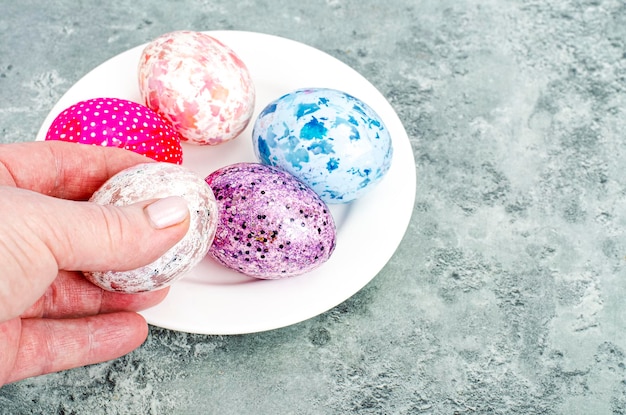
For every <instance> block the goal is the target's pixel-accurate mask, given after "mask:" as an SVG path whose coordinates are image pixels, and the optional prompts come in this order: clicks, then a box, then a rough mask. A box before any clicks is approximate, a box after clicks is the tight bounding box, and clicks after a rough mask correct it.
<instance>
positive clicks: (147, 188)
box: [85, 163, 218, 293]
mask: <svg viewBox="0 0 626 415" xmlns="http://www.w3.org/2000/svg"><path fill="white" fill-rule="evenodd" d="M167 196H181V197H183V198H184V199H185V200H186V201H187V203H188V206H189V213H190V223H189V230H188V231H187V233H186V234H185V236H184V237H183V238H182V239H181V240H180V241H179V242H178V243H177V244H176V245H174V246H173V247H172V248H170V249H169V250H168V251H167V252H166V253H165V254H164V255H163V256H161V257H160V258H159V259H157V260H156V261H154V262H152V263H150V264H148V265H146V266H143V267H140V268H137V269H134V270H131V271H122V272H120V271H106V272H86V273H85V276H86V277H87V279H88V280H89V281H91V282H92V283H94V284H96V285H97V286H99V287H101V288H103V289H105V290H108V291H118V292H124V293H137V292H143V291H152V290H156V289H159V288H163V287H166V286H168V285H170V284H172V283H174V282H175V281H177V280H178V279H180V278H182V277H183V276H184V275H185V273H186V272H187V271H189V270H190V269H191V268H193V267H194V266H195V265H196V264H197V263H198V262H200V260H202V258H204V257H205V256H206V254H207V253H208V251H209V247H210V246H211V243H212V241H213V237H214V236H215V230H216V229H217V214H218V210H217V203H216V201H215V196H214V195H213V192H212V190H211V188H210V187H209V186H207V184H206V182H205V181H204V179H203V178H202V177H200V176H198V175H197V174H195V173H193V172H191V171H190V170H188V169H186V168H184V167H182V166H178V165H174V164H167V163H146V164H139V165H137V166H133V167H130V168H128V169H126V170H123V171H121V172H120V173H118V174H116V175H115V176H113V177H111V178H110V179H109V180H108V181H107V182H106V183H105V184H104V185H103V186H102V187H101V188H100V189H98V190H97V191H96V192H95V193H94V194H93V196H92V197H91V201H92V202H95V203H99V204H102V205H107V204H110V205H116V206H125V205H129V204H133V203H136V202H140V201H143V200H149V199H156V198H163V197H167Z"/></svg>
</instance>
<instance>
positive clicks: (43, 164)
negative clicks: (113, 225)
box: [0, 141, 151, 200]
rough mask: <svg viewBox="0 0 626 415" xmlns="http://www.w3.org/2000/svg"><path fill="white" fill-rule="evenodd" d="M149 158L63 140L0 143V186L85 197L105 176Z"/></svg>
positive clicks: (73, 197)
mask: <svg viewBox="0 0 626 415" xmlns="http://www.w3.org/2000/svg"><path fill="white" fill-rule="evenodd" d="M150 161H151V159H149V158H147V157H144V156H141V155H139V154H136V153H133V152H131V151H129V150H124V149H120V148H111V147H101V146H92V145H85V144H77V143H68V142H63V141H37V142H28V143H15V144H1V145H0V185H8V186H16V187H20V188H23V189H28V190H33V191H36V192H38V193H43V194H46V195H49V196H54V197H59V198H63V199H73V200H85V199H88V198H89V197H90V196H91V195H92V194H93V192H95V191H96V190H97V189H98V188H99V187H100V186H101V185H102V184H103V183H104V182H105V181H106V180H107V179H108V178H109V177H111V176H113V175H114V174H116V173H118V172H120V171H121V170H124V169H125V168H127V167H130V166H133V165H135V164H139V163H147V162H150Z"/></svg>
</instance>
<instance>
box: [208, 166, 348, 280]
mask: <svg viewBox="0 0 626 415" xmlns="http://www.w3.org/2000/svg"><path fill="white" fill-rule="evenodd" d="M206 181H207V183H208V184H209V185H210V186H211V188H212V189H213V192H214V193H215V197H216V199H217V204H218V209H219V218H220V219H219V223H218V225H217V232H216V234H215V240H214V241H213V245H212V246H211V249H210V251H209V254H210V256H212V257H213V258H215V259H216V260H217V261H218V262H220V263H221V264H223V265H225V266H227V267H228V268H231V269H234V270H236V271H239V272H241V273H243V274H246V275H249V276H252V277H255V278H262V279H278V278H284V277H291V276H294V275H299V274H303V273H306V272H309V271H312V270H313V269H315V268H317V267H319V266H320V265H321V264H323V263H324V262H326V261H327V260H328V258H330V256H331V254H332V252H333V250H334V249H335V239H336V230H335V222H334V220H333V217H332V216H331V213H330V211H329V210H328V207H327V206H326V204H325V203H324V202H323V201H322V200H321V199H320V198H319V196H317V194H316V193H315V192H313V191H312V190H311V189H310V188H309V187H308V186H306V185H305V184H304V183H302V182H301V181H299V180H298V179H296V178H295V177H293V176H292V175H290V174H289V173H286V172H284V171H282V170H280V169H277V168H275V167H271V166H266V165H263V164H259V163H238V164H233V165H230V166H226V167H223V168H221V169H218V170H216V171H215V172H213V173H211V174H210V175H209V176H208V177H207V178H206Z"/></svg>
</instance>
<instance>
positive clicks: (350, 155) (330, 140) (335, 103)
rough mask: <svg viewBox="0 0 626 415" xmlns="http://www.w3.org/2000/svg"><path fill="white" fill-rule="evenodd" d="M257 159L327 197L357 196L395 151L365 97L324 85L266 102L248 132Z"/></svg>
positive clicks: (379, 176)
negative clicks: (291, 175)
mask: <svg viewBox="0 0 626 415" xmlns="http://www.w3.org/2000/svg"><path fill="white" fill-rule="evenodd" d="M252 140H253V147H254V151H255V153H256V156H257V157H258V159H259V160H260V161H261V162H262V163H265V164H268V165H272V166H278V167H280V168H282V169H284V170H286V171H288V172H290V173H291V174H293V175H294V176H296V177H298V178H299V179H300V180H302V181H304V182H305V183H307V184H308V185H309V186H311V187H312V188H313V190H315V192H317V194H319V195H320V197H321V198H322V199H323V200H324V201H325V202H327V203H345V202H350V201H352V200H354V199H357V198H359V197H361V196H362V195H363V194H365V193H366V192H367V191H369V190H370V189H371V188H372V187H373V186H374V185H375V184H376V183H378V182H379V181H380V180H381V179H382V177H383V176H384V175H385V173H387V171H388V170H389V167H390V166H391V158H392V153H393V148H392V143H391V137H390V135H389V132H388V130H387V128H386V127H385V125H384V123H383V121H382V120H381V118H380V117H379V116H378V114H376V112H375V111H374V110H373V109H372V108H371V107H369V106H368V105H367V104H366V103H364V102H363V101H361V100H359V99H357V98H355V97H353V96H352V95H349V94H346V93H344V92H341V91H337V90H334V89H327V88H311V89H300V90H296V91H294V92H291V93H289V94H286V95H284V96H282V97H280V98H278V99H277V100H275V101H273V102H271V103H270V104H268V105H267V106H266V107H265V109H263V111H262V112H261V113H260V114H259V116H258V118H257V120H256V122H255V124H254V129H253V133H252Z"/></svg>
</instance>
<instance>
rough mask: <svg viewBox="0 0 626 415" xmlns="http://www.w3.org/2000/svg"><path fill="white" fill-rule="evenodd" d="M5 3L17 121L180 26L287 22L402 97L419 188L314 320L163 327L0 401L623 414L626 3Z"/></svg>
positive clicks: (57, 405)
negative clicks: (400, 236)
mask: <svg viewBox="0 0 626 415" xmlns="http://www.w3.org/2000/svg"><path fill="white" fill-rule="evenodd" d="M95 4H96V3H95V2H77V1H70V0H64V1H61V0H59V1H55V2H35V1H20V2H13V1H9V0H0V36H1V37H2V39H3V41H2V42H0V137H1V138H0V139H1V140H2V141H3V142H13V141H21V140H31V139H33V138H34V136H35V134H36V132H37V130H38V129H39V126H40V124H41V122H42V121H43V119H44V117H45V116H46V114H47V112H48V111H49V110H50V108H51V107H52V105H53V104H54V103H55V102H56V101H57V99H58V98H59V97H60V96H61V95H62V94H63V93H64V92H65V91H66V90H67V89H68V88H69V87H70V86H71V85H72V84H73V83H74V82H76V81H77V80H78V79H79V78H80V77H81V76H82V75H84V74H85V73H86V72H88V71H89V70H90V69H92V68H93V67H94V66H96V65H97V64H99V63H101V62H102V61H104V60H105V59H107V58H110V57H112V56H115V55H116V54H118V53H120V52H122V51H124V50H126V49H128V48H130V47H133V46H136V45H138V44H140V43H144V42H147V41H149V40H151V39H152V38H154V37H156V36H158V35H160V34H162V33H164V32H167V31H171V30H176V29H192V30H210V29H237V30H249V31H258V32H265V33H271V34H276V35H280V36H284V37H288V38H292V39H294V40H298V41H301V42H304V43H307V44H310V45H311V46H314V47H317V48H318V49H321V50H324V51H326V52H328V53H330V54H332V55H334V56H335V57H337V58H339V59H341V60H342V61H344V62H346V63H347V64H349V65H351V66H352V67H354V68H355V69H356V70H358V71H359V72H361V73H362V74H363V75H364V76H366V77H367V78H368V79H369V80H370V81H371V82H372V83H373V84H374V85H375V86H376V87H378V88H379V89H380V91H381V92H382V93H383V94H384V95H385V96H386V97H387V98H388V99H389V101H390V102H391V104H392V105H393V106H394V108H395V109H396V111H397V112H398V114H399V116H400V118H401V119H402V121H403V123H404V125H405V127H406V129H407V131H408V133H409V136H410V139H411V142H412V145H413V150H414V154H415V157H416V168H417V173H418V186H417V201H416V205H415V210H414V215H413V219H412V221H411V223H410V226H409V229H408V231H407V234H406V236H405V238H404V241H403V243H402V245H401V246H400V248H399V249H398V251H397V253H396V254H395V256H394V257H393V258H392V260H391V261H390V262H389V263H388V265H387V266H386V267H385V268H384V269H383V270H382V271H381V273H380V274H379V275H378V276H377V277H376V278H375V279H374V280H373V281H372V282H371V283H370V284H369V285H368V286H367V287H366V288H365V289H363V290H362V291H361V292H359V293H358V294H356V295H355V296H354V297H352V298H351V299H349V300H348V301H346V302H345V303H344V304H341V305H339V306H338V307H336V308H334V309H332V310H330V311H328V312H327V313H325V314H323V315H320V316H318V317H315V318H313V319H310V320H308V321H305V322H303V323H300V324H297V325H294V326H291V327H287V328H284V329H280V330H275V331H270V332H266V333H259V334H252V335H244V336H232V337H218V336H200V335H188V334H184V333H178V332H172V331H167V330H163V329H157V328H153V329H152V330H151V333H150V337H149V339H148V341H147V342H146V343H145V344H144V345H143V346H142V347H141V348H140V349H139V350H137V351H136V352H133V353H131V354H130V355H128V356H126V357H124V358H121V359H118V360H116V361H113V362H108V363H103V364H99V365H94V366H90V367H86V368H79V369H75V370H70V371H67V372H63V373H58V374H52V375H47V376H43V377H39V378H35V379H29V380H25V381H22V382H19V383H16V384H12V385H8V386H6V387H4V388H2V389H0V413H3V414H4V413H6V414H31V413H46V414H48V413H59V414H70V413H89V414H100V413H115V414H136V413H144V414H169V413H177V414H195V413H224V414H227V413H255V414H351V413H354V414H382V413H389V414H392V413H393V414H412V415H414V414H531V413H541V414H591V413H593V414H624V413H626V366H625V363H626V355H625V353H626V335H625V334H624V321H625V320H626V305H624V301H623V298H624V296H625V294H626V283H625V282H624V277H625V276H626V267H625V265H626V237H625V235H624V230H623V228H624V226H625V225H626V198H625V194H626V175H625V174H624V171H625V168H624V163H626V161H625V160H626V154H625V153H626V144H625V140H624V137H623V135H624V132H625V131H626V116H625V114H624V113H625V108H626V106H625V104H626V91H625V89H626V79H625V77H626V4H624V2H623V1H620V0H554V1H549V2H546V1H540V0H526V1H523V0H517V1H514V0H498V1H496V0H487V1H482V2H474V1H471V0H421V1H420V0H417V1H415V0H398V1H395V0H394V1H387V2H379V1H376V0H327V1H321V0H316V1H309V2H293V1H288V0H273V1H271V2H270V1H239V2H225V1H224V2H219V1H216V0H194V1H178V2H159V3H156V2H150V1H147V0H133V1H130V0H113V1H108V2H102V3H101V4H100V5H97V6H96V5H95Z"/></svg>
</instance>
